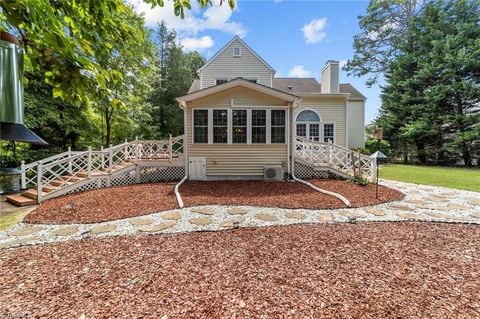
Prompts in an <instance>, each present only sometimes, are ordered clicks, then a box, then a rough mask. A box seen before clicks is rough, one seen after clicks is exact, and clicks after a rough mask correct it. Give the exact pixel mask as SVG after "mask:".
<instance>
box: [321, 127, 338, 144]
mask: <svg viewBox="0 0 480 319" xmlns="http://www.w3.org/2000/svg"><path fill="white" fill-rule="evenodd" d="M323 141H324V142H332V143H335V132H334V125H333V124H323Z"/></svg>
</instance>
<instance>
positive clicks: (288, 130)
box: [287, 103, 293, 174]
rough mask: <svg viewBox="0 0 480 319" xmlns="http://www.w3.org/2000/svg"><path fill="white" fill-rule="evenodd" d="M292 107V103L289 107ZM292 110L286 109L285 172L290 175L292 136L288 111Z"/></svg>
mask: <svg viewBox="0 0 480 319" xmlns="http://www.w3.org/2000/svg"><path fill="white" fill-rule="evenodd" d="M291 106H292V107H293V103H292V105H291ZM291 110H292V108H291V107H289V108H288V109H287V136H288V138H287V172H288V174H290V136H291V135H292V134H291V133H292V130H291V126H290V125H291V123H290V111H291Z"/></svg>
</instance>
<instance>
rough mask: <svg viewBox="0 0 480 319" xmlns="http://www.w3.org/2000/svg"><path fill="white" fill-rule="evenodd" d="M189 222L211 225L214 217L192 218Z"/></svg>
mask: <svg viewBox="0 0 480 319" xmlns="http://www.w3.org/2000/svg"><path fill="white" fill-rule="evenodd" d="M189 222H190V224H194V225H198V226H205V225H210V224H211V223H212V219H211V218H209V217H200V218H191V219H190V220H189Z"/></svg>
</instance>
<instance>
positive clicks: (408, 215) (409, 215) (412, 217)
mask: <svg viewBox="0 0 480 319" xmlns="http://www.w3.org/2000/svg"><path fill="white" fill-rule="evenodd" d="M395 215H397V216H398V217H400V218H404V219H409V220H425V218H424V217H422V216H420V215H417V214H412V213H407V212H399V213H395Z"/></svg>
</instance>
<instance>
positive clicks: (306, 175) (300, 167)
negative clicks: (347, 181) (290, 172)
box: [295, 161, 343, 179]
mask: <svg viewBox="0 0 480 319" xmlns="http://www.w3.org/2000/svg"><path fill="white" fill-rule="evenodd" d="M295 176H296V177H298V178H300V179H343V177H341V176H338V175H336V174H333V173H330V172H329V171H319V170H315V169H313V168H312V167H310V166H308V165H305V164H303V163H299V162H297V161H295Z"/></svg>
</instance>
